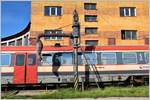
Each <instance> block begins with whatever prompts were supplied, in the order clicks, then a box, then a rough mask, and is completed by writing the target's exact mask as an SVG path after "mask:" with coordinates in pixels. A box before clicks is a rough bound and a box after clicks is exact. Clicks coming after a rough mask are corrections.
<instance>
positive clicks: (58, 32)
mask: <svg viewBox="0 0 150 100" xmlns="http://www.w3.org/2000/svg"><path fill="white" fill-rule="evenodd" d="M62 33H63V32H62V30H45V34H46V35H48V34H62ZM45 39H46V40H62V39H63V37H45Z"/></svg>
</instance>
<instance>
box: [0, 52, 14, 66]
mask: <svg viewBox="0 0 150 100" xmlns="http://www.w3.org/2000/svg"><path fill="white" fill-rule="evenodd" d="M2 55H9V56H10V57H9V59H8V61H9V64H7V65H2V62H1V63H0V67H9V66H11V63H12V54H11V53H0V58H1V61H2Z"/></svg>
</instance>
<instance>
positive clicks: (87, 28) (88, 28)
mask: <svg viewBox="0 0 150 100" xmlns="http://www.w3.org/2000/svg"><path fill="white" fill-rule="evenodd" d="M90 29H95V30H96V32H95V33H88V32H87V30H90ZM92 31H93V30H92ZM97 31H98V27H85V34H97Z"/></svg>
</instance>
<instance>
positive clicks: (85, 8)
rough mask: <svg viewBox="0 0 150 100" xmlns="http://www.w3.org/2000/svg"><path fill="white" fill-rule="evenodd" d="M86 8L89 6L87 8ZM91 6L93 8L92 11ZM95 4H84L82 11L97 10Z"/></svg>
mask: <svg viewBox="0 0 150 100" xmlns="http://www.w3.org/2000/svg"><path fill="white" fill-rule="evenodd" d="M86 6H90V7H89V8H88V7H86ZM91 6H95V7H94V9H93V8H92V7H91ZM96 6H97V3H84V10H97V7H96Z"/></svg>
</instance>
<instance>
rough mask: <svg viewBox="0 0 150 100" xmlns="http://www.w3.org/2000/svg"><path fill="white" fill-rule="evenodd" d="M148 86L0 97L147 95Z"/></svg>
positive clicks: (62, 90) (41, 97) (64, 90)
mask: <svg viewBox="0 0 150 100" xmlns="http://www.w3.org/2000/svg"><path fill="white" fill-rule="evenodd" d="M148 90H149V87H148V86H139V87H106V88H105V89H104V90H102V89H97V88H94V89H89V90H86V91H84V92H81V91H74V89H73V88H67V89H59V90H57V91H55V92H53V93H51V92H46V93H41V94H40V95H35V96H15V95H11V96H3V97H2V98H7V99H8V98H9V99H10V98H11V99H13V98H14V99H20V98H22V99H24V98H32V99H48V98H51V99H52V98H53V99H62V98H64V99H65V98H98V97H148V93H149V91H148Z"/></svg>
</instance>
